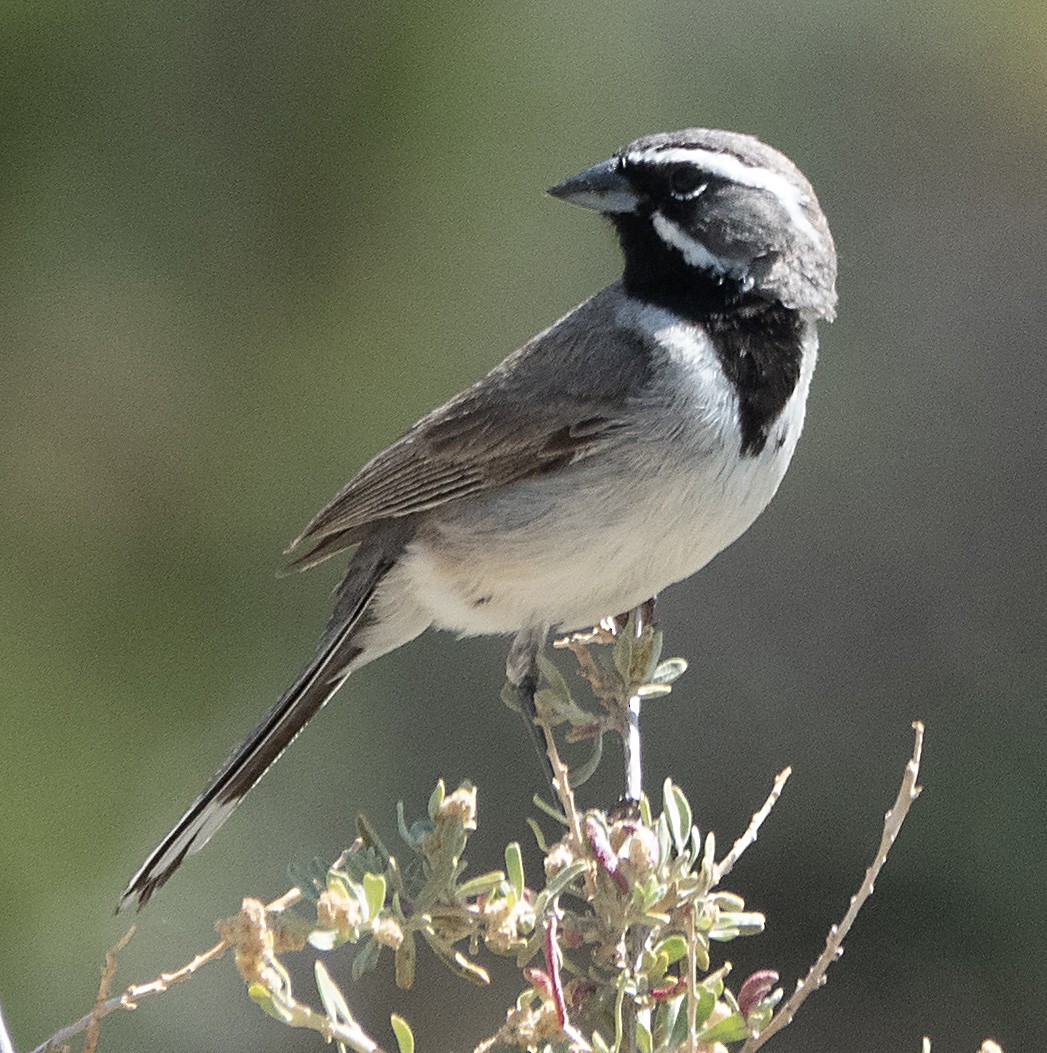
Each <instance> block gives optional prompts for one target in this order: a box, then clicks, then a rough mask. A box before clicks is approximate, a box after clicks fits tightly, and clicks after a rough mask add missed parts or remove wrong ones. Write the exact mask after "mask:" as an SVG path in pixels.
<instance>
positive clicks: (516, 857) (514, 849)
mask: <svg viewBox="0 0 1047 1053" xmlns="http://www.w3.org/2000/svg"><path fill="white" fill-rule="evenodd" d="M505 872H506V874H507V875H508V878H509V884H510V885H512V887H513V891H514V892H515V893H516V898H517V899H518V900H521V901H522V900H523V898H524V889H525V887H526V886H525V885H524V866H523V853H521V851H520V844H519V842H517V841H510V842H509V844H507V845H506V846H505Z"/></svg>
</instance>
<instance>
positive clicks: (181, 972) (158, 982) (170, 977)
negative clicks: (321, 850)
mask: <svg viewBox="0 0 1047 1053" xmlns="http://www.w3.org/2000/svg"><path fill="white" fill-rule="evenodd" d="M301 898H302V893H301V890H300V889H297V888H293V889H290V890H289V891H287V892H285V893H284V894H283V895H282V896H280V898H279V899H275V900H273V902H272V903H270V904H269V905H268V906H267V907H266V911H267V912H269V913H272V914H279V913H282V912H283V911H284V910H286V909H287V908H288V907H290V906H292V905H293V904H295V903H297V902H298V900H300V899H301ZM118 947H119V945H118ZM229 947H230V943H229V941H228V940H219V941H218V942H217V943H216V944H215V945H214V946H213V947H212V948H210V950H207V951H204V952H203V954H198V955H197V956H196V957H195V958H193V960H192V961H191V962H187V963H186V964H185V965H183V966H182V968H181V969H177V970H175V972H173V973H161V974H160V975H159V976H158V977H157V978H156V979H155V980H150V981H149V982H148V983H144V984H132V985H131V986H130V987H128V988H127V990H126V991H124V993H123V994H120V995H116V996H115V997H113V998H107V999H106V1000H105V1001H104V1002H102V1004H101V1005H99V1004H98V1003H96V1004H95V1007H94V1008H93V1009H92V1010H91V1012H90V1013H86V1014H85V1015H84V1016H82V1017H81V1018H80V1019H79V1020H77V1021H75V1022H74V1023H72V1024H69V1025H68V1026H67V1027H63V1028H62V1030H61V1031H56V1032H55V1033H54V1034H53V1035H52V1036H51V1037H50V1038H49V1039H47V1040H46V1041H45V1042H42V1043H41V1044H40V1045H39V1046H37V1047H36V1048H35V1049H33V1050H32V1051H31V1053H52V1051H53V1050H57V1049H58V1048H59V1047H61V1046H63V1045H65V1043H66V1042H68V1041H69V1040H70V1039H71V1038H75V1037H76V1036H77V1035H79V1034H82V1033H83V1032H84V1031H87V1029H88V1028H89V1027H91V1026H92V1024H94V1025H95V1026H97V1022H98V1021H101V1020H102V1019H103V1018H104V1017H107V1016H108V1015H109V1014H110V1013H112V1012H113V1011H114V1010H116V1009H136V1008H137V1007H138V1005H137V1003H138V999H140V998H144V997H146V996H147V995H154V994H162V993H163V992H164V991H166V990H167V989H168V988H169V987H171V986H173V985H174V984H177V983H182V982H183V981H184V980H188V979H189V978H190V977H191V976H192V975H193V974H194V973H195V972H196V971H197V970H198V969H199V968H200V967H201V966H203V965H206V964H207V963H208V962H214V961H217V960H218V959H219V958H221V957H222V955H223V954H225V952H226V951H227V950H229ZM0 1053H7V1051H6V1050H3V1049H2V1047H0ZM12 1053H13V1051H12Z"/></svg>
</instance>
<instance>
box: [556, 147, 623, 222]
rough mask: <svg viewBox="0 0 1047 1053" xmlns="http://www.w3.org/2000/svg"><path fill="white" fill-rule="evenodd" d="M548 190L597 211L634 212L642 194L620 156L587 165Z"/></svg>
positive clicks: (561, 198)
mask: <svg viewBox="0 0 1047 1053" xmlns="http://www.w3.org/2000/svg"><path fill="white" fill-rule="evenodd" d="M549 193H550V194H552V196H553V197H555V198H559V199H560V200H561V201H567V202H569V203H570V204H572V205H581V206H582V208H594V209H596V211H597V212H633V211H634V210H635V209H636V206H637V204H639V201H640V199H639V197H638V196H637V194H636V191H635V190H633V188H632V186H631V184H630V183H629V180H628V179H627V178H626V177H625V175H624V174H623V173H622V170H621V161H620V159H619V158H617V157H612V158H609V159H608V160H606V161H601V162H600V163H599V164H595V165H593V166H592V167H591V168H586V169H585V171H584V172H579V173H578V174H577V175H575V176H571V177H570V178H569V179H565V180H564V181H563V182H562V183H557V184H556V186H552V187H550V188H549Z"/></svg>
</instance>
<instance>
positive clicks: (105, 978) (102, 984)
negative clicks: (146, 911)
mask: <svg viewBox="0 0 1047 1053" xmlns="http://www.w3.org/2000/svg"><path fill="white" fill-rule="evenodd" d="M134 934H135V926H134V925H132V926H131V927H130V928H129V929H128V930H127V932H125V933H124V934H123V936H121V937H120V939H119V940H117V942H116V943H115V944H114V945H113V946H112V947H110V948H109V950H108V951H106V952H105V965H103V966H102V977H101V979H100V980H99V982H98V995H97V996H96V998H95V1006H94V1009H92V1010H91V1023H89V1024H88V1025H87V1034H86V1036H85V1038H84V1053H95V1049H97V1047H98V1036H99V1035H100V1034H101V1033H102V1015H103V1014H102V1012H101V1010H102V1007H103V1006H104V1005H105V1003H106V1002H107V1001H108V1000H109V988H110V987H111V986H112V983H113V977H114V976H115V975H116V956H117V955H118V954H119V953H120V952H121V951H122V950H123V949H124V948H125V947H126V946H127V945H128V943H130V942H131V937H132V936H133V935H134Z"/></svg>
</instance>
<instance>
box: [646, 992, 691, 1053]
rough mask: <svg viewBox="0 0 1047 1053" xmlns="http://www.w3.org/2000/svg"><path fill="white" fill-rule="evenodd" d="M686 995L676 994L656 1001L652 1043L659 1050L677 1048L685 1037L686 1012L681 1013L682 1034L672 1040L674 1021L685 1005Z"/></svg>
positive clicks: (674, 1028)
mask: <svg viewBox="0 0 1047 1053" xmlns="http://www.w3.org/2000/svg"><path fill="white" fill-rule="evenodd" d="M685 1000H686V995H682V994H681V995H676V996H675V997H673V998H666V999H664V1000H662V1001H660V1002H658V1003H656V1007H655V1010H654V1044H655V1048H656V1049H658V1050H659V1051H663V1050H664V1051H668V1050H671V1049H678V1048H679V1047H681V1046H682V1045H683V1042H684V1039H686V1038H687V1014H686V1013H684V1014H683V1034H682V1035H680V1036H679V1038H677V1039H676V1041H675V1042H674V1041H673V1039H674V1037H675V1035H674V1032H675V1030H676V1022H677V1020H678V1019H679V1018H680V1010H681V1009H682V1008H683V1006H684V1005H685Z"/></svg>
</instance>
